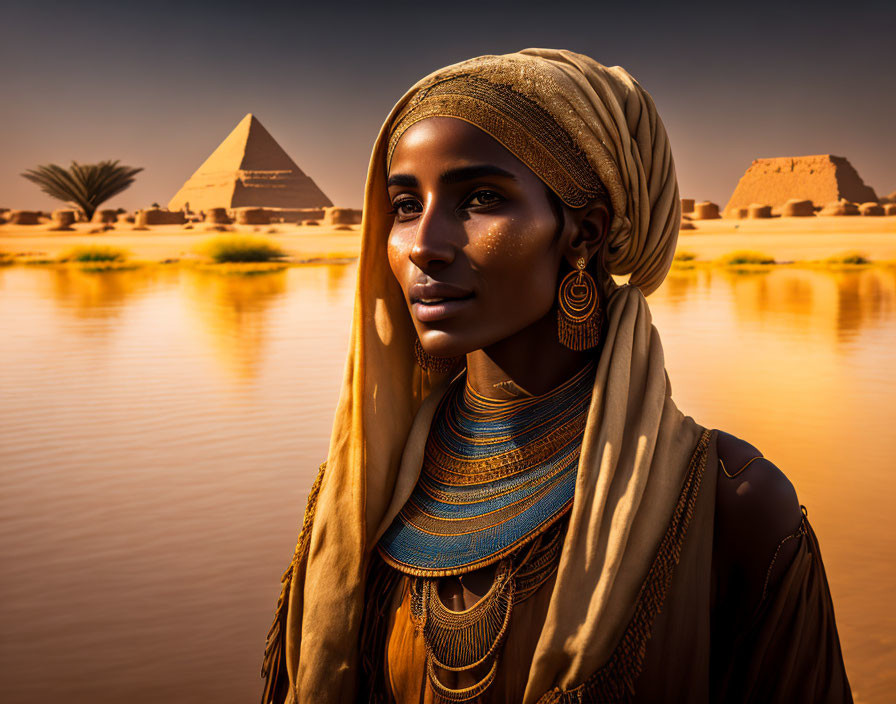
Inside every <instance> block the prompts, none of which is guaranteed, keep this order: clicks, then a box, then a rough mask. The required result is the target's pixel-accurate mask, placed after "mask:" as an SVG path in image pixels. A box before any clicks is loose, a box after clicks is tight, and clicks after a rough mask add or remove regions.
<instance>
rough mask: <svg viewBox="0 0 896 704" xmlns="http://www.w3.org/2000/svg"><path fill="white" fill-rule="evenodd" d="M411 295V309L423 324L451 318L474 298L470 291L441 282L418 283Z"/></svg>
mask: <svg viewBox="0 0 896 704" xmlns="http://www.w3.org/2000/svg"><path fill="white" fill-rule="evenodd" d="M409 294H410V300H411V309H412V310H413V312H414V316H415V317H416V318H417V320H419V321H420V322H421V323H431V322H433V321H436V320H443V319H444V318H450V317H451V316H452V315H455V314H456V313H457V312H458V311H459V310H461V309H462V308H463V307H464V306H466V305H469V303H470V301H471V300H472V298H473V292H472V291H471V290H470V289H467V288H461V287H460V286H455V285H453V284H446V283H441V282H429V283H423V282H419V283H416V284H414V285H412V286H411V289H410V291H409Z"/></svg>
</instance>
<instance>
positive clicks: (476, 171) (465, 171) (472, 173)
mask: <svg viewBox="0 0 896 704" xmlns="http://www.w3.org/2000/svg"><path fill="white" fill-rule="evenodd" d="M483 176H501V177H503V178H509V179H512V180H514V181H516V180H517V179H516V176H514V175H513V174H512V173H510V172H509V171H506V170H504V169H502V168H501V167H500V166H495V165H494V164H474V165H472V166H461V167H459V168H456V169H450V170H448V171H443V172H442V174H441V175H440V176H439V180H440V181H441V182H442V183H460V182H462V181H472V180H473V179H477V178H482V177H483Z"/></svg>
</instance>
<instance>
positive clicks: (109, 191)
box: [22, 159, 143, 220]
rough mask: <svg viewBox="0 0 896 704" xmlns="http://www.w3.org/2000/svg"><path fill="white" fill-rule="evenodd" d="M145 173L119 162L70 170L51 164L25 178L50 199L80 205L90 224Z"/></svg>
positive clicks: (29, 173) (79, 165)
mask: <svg viewBox="0 0 896 704" xmlns="http://www.w3.org/2000/svg"><path fill="white" fill-rule="evenodd" d="M141 171H143V169H142V168H135V167H132V166H119V164H118V160H117V159H116V160H115V161H101V162H100V163H99V164H79V163H78V162H77V161H73V162H72V165H71V166H70V167H69V168H67V169H64V168H62V167H61V166H59V165H57V164H47V165H46V166H38V167H37V168H36V169H28V170H27V171H26V172H25V173H23V174H22V176H24V177H25V178H27V179H28V180H29V181H32V182H33V183H36V184H37V185H38V186H40V189H41V190H42V191H43V192H44V193H46V194H47V195H49V196H52V197H53V198H57V199H58V200H61V201H65V202H66V203H73V204H75V205H77V206H78V207H79V208H80V209H81V210H82V211H83V213H84V217H86V218H87V219H88V220H90V219H91V218H92V217H93V214H94V212H96V209H97V208H98V207H99V206H100V205H101V204H102V203H104V202H106V201H107V200H109V199H110V198H111V197H112V196H115V195H118V194H119V193H121V192H122V191H123V190H125V189H126V188H127V187H128V186H130V185H131V184H132V183H133V182H134V176H136V175H137V174H138V173H140V172H141Z"/></svg>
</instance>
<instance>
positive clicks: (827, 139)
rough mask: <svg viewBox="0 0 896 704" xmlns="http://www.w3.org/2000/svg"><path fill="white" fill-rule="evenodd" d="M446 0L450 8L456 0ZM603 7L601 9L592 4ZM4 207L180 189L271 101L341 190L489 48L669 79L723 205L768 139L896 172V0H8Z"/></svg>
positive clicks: (768, 147)
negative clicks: (423, 95) (52, 172)
mask: <svg viewBox="0 0 896 704" xmlns="http://www.w3.org/2000/svg"><path fill="white" fill-rule="evenodd" d="M437 8H441V9H437ZM585 8H587V9H585ZM0 9H2V14H0V16H2V24H3V37H2V40H0V87H2V93H0V124H2V126H3V129H2V130H0V206H4V207H19V208H44V209H49V208H53V207H57V204H56V203H55V202H54V201H52V200H51V199H49V198H48V197H46V196H44V195H43V194H41V193H40V191H39V190H38V189H37V187H36V186H34V185H33V184H31V183H29V182H27V181H25V179H23V178H21V177H20V176H19V174H20V173H21V172H22V171H23V170H24V169H26V168H29V167H32V166H35V165H37V164H43V163H48V162H56V163H60V164H65V165H67V164H68V163H69V162H70V161H71V160H72V159H74V160H78V161H83V162H92V161H99V160H102V159H110V158H112V159H120V160H121V161H122V162H123V163H125V164H129V165H133V166H142V167H144V169H145V171H144V172H143V173H141V174H140V175H139V176H138V180H137V182H136V183H135V184H134V186H132V187H131V189H130V190H128V191H126V192H125V193H124V194H122V195H121V196H119V197H118V198H116V199H115V200H113V201H111V202H110V205H111V206H112V207H118V206H121V207H125V208H135V207H144V206H146V205H148V204H149V203H151V202H153V201H158V202H160V203H162V204H165V203H167V201H168V200H169V199H170V198H171V196H173V195H174V193H175V192H176V191H177V189H178V188H179V187H180V186H181V185H182V184H183V183H184V181H186V179H187V178H188V177H189V176H190V174H191V173H192V172H193V171H194V170H195V169H196V168H197V167H198V166H199V164H200V163H201V162H202V161H203V160H204V159H205V158H206V157H207V156H208V155H209V154H210V153H211V151H212V150H213V149H214V148H215V147H216V146H217V145H218V143H220V141H221V140H222V139H223V138H224V137H225V136H226V135H227V134H228V132H230V130H231V129H232V128H233V127H234V126H235V125H236V124H237V122H238V121H239V120H240V119H241V118H242V117H243V115H245V114H246V113H247V112H253V113H255V114H256V116H257V117H258V118H259V119H260V120H261V122H262V124H264V125H265V127H267V128H268V130H269V131H270V132H271V133H272V134H273V135H274V137H275V138H276V139H277V140H278V141H279V142H280V144H281V145H282V146H283V147H284V149H285V150H286V151H287V152H288V153H289V154H290V156H292V157H293V159H294V160H295V161H296V162H297V163H298V164H299V166H300V167H301V168H302V169H303V170H304V171H305V172H306V173H307V174H309V175H310V176H311V177H312V178H313V179H314V180H315V181H316V182H317V184H318V185H319V186H320V187H321V188H322V189H323V191H324V192H325V193H327V194H328V195H329V196H330V198H331V199H332V200H333V201H334V202H335V203H336V204H337V205H346V206H355V207H357V206H360V204H361V200H362V194H363V188H364V179H365V177H366V171H367V164H368V159H369V156H370V150H371V147H372V145H373V140H374V138H375V137H376V134H377V132H378V131H379V128H380V126H381V124H382V122H383V120H384V119H385V117H386V115H387V113H388V112H389V110H390V108H391V107H392V105H393V104H394V103H395V102H396V101H397V100H398V98H399V97H401V95H402V94H403V93H404V92H405V90H406V89H407V88H408V87H409V86H410V85H411V84H412V83H414V82H415V81H416V80H417V79H418V78H420V77H422V76H423V75H425V74H427V73H429V72H431V71H432V70H434V69H436V68H439V67H441V66H444V65H447V64H450V63H454V62H457V61H460V60H463V59H466V58H469V57H471V56H476V55H480V54H489V53H506V52H510V51H517V50H519V49H523V48H525V47H531V46H542V47H555V48H566V49H572V50H574V51H578V52H581V53H584V54H588V55H590V56H592V57H594V58H595V59H597V60H598V61H600V62H601V63H604V64H607V65H613V64H619V65H621V66H624V67H625V68H626V69H628V71H629V72H630V73H632V74H633V75H634V76H635V77H636V78H637V79H638V80H639V81H640V82H641V84H642V85H643V86H644V87H645V88H646V89H647V90H648V91H649V92H650V93H651V94H652V95H653V97H654V100H655V101H656V103H657V106H658V108H659V111H660V115H661V117H662V119H663V121H664V122H665V124H666V127H667V129H668V131H669V133H670V136H671V139H672V148H673V154H674V157H675V161H676V164H677V168H678V175H679V180H680V183H681V192H682V195H684V196H689V197H695V198H698V199H705V198H708V199H711V200H714V201H717V202H720V203H721V204H722V205H724V203H725V202H726V201H727V199H728V197H729V196H730V194H731V191H732V190H733V189H734V186H735V184H736V183H737V179H738V178H739V177H740V175H741V174H742V173H743V172H744V170H745V169H746V168H747V166H749V164H750V162H751V161H752V160H753V159H755V158H758V157H770V156H794V155H802V154H823V153H832V154H836V155H840V156H845V157H847V158H848V159H849V160H850V161H851V162H852V164H853V166H855V167H856V169H857V170H858V172H859V174H860V175H861V176H862V178H863V179H864V180H865V182H866V183H867V184H868V185H870V186H872V187H873V188H874V189H875V190H876V191H877V193H878V195H885V194H887V193H890V192H891V191H894V190H896V76H894V69H896V3H893V2H889V1H888V2H862V1H854V2H844V3H840V4H838V5H830V4H824V3H822V2H814V3H806V4H795V3H788V2H782V1H781V0H779V1H777V2H773V3H771V2H768V3H764V2H741V3H722V2H718V3H716V4H707V5H700V6H698V5H685V4H684V3H667V4H665V5H664V6H662V7H658V8H656V7H653V6H651V5H649V4H646V3H644V4H639V3H636V2H629V3H621V2H619V0H616V1H615V2H613V3H602V2H596V1H593V0H592V1H589V2H580V3H571V2H563V1H562V0H542V2H538V3H532V4H531V7H529V6H528V4H527V3H525V2H497V1H490V2H475V3H473V2H466V1H464V2H445V3H442V4H435V3H429V2H417V3H410V2H408V3H376V2H373V0H369V1H368V2H366V3H358V4H348V3H340V2H321V1H320V0H317V1H316V2H314V3H304V2H301V1H299V0H292V1H291V2H288V3H280V2H274V1H271V0H265V1H264V2H239V3H237V2H220V1H219V2H214V3H211V2H209V3H197V2H189V1H183V0H180V1H178V2H169V1H165V2H153V3H147V2H144V3H139V2H122V1H120V0H119V1H116V2H90V1H89V0H79V1H78V2H71V0H68V1H65V2H47V1H44V0H21V1H18V0H17V1H16V2H10V1H9V0H2V2H0Z"/></svg>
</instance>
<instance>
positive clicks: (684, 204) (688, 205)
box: [681, 198, 694, 213]
mask: <svg viewBox="0 0 896 704" xmlns="http://www.w3.org/2000/svg"><path fill="white" fill-rule="evenodd" d="M681 212H682V213H693V212H694V199H693V198H682V199H681Z"/></svg>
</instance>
